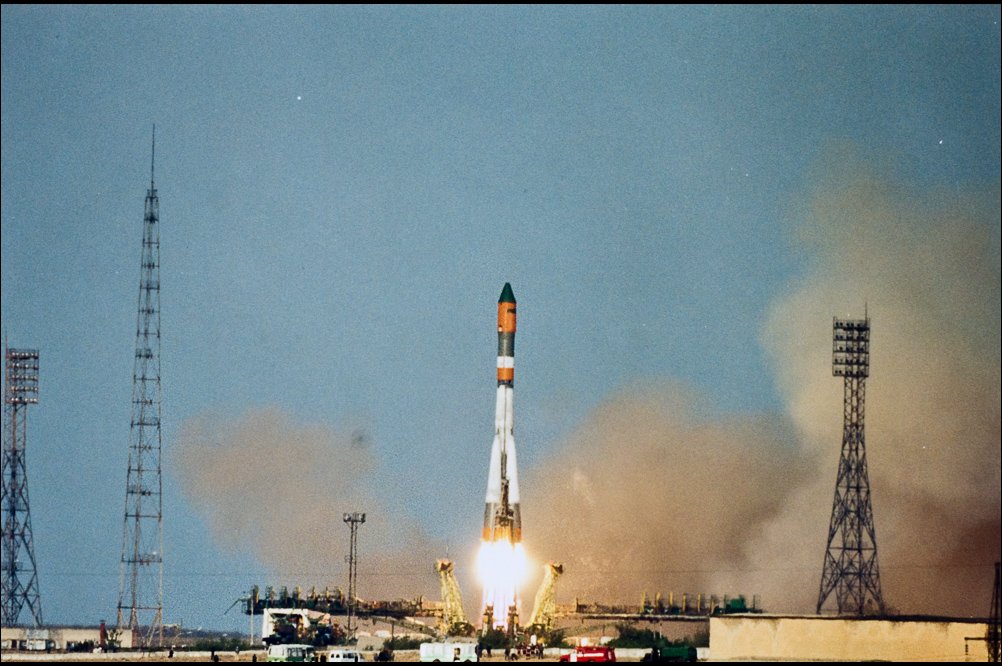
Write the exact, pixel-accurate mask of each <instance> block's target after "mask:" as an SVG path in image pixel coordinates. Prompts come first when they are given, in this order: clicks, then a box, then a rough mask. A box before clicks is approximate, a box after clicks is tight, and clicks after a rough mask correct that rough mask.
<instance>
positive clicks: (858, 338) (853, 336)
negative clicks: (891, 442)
mask: <svg viewBox="0 0 1002 666" xmlns="http://www.w3.org/2000/svg"><path fill="white" fill-rule="evenodd" d="M833 330H834V335H833V341H832V375H833V376H835V377H843V378H844V379H845V387H844V389H843V406H842V411H843V424H844V425H843V429H842V454H841V457H840V459H839V466H838V478H837V479H836V481H835V501H834V503H833V504H832V516H831V523H830V525H829V527H828V550H827V552H826V553H825V563H824V570H823V572H822V574H821V591H820V593H819V594H818V607H817V612H818V613H819V614H820V613H821V609H822V607H823V606H824V603H825V601H826V600H827V599H828V597H829V596H830V595H831V593H832V592H834V593H835V602H836V610H837V612H838V614H840V615H863V614H864V612H871V611H873V610H876V611H877V612H879V613H883V612H884V599H883V597H882V596H881V593H880V572H879V570H878V569H877V536H876V532H875V530H874V527H873V507H872V506H871V504H870V480H869V475H868V474H867V470H866V441H865V439H864V437H863V416H864V413H865V410H864V398H865V395H866V378H867V377H868V376H869V374H870V319H869V317H867V318H865V319H839V318H837V317H836V318H835V319H834V323H833Z"/></svg>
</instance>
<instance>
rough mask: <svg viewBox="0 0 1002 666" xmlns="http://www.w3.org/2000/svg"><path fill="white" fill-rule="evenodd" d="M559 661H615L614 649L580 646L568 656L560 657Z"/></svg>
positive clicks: (605, 646) (600, 646) (601, 646)
mask: <svg viewBox="0 0 1002 666" xmlns="http://www.w3.org/2000/svg"><path fill="white" fill-rule="evenodd" d="M560 661H616V648H611V647H609V646H607V645H582V646H580V647H576V648H574V652H571V653H570V654H562V655H560Z"/></svg>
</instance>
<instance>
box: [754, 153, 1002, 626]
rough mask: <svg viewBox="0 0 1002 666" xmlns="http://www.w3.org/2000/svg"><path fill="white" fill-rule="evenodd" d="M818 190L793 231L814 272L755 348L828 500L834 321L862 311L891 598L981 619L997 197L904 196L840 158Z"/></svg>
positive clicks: (994, 477) (996, 364) (986, 584)
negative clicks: (766, 358) (765, 356)
mask: <svg viewBox="0 0 1002 666" xmlns="http://www.w3.org/2000/svg"><path fill="white" fill-rule="evenodd" d="M845 174H850V175H848V176H847V175H845ZM820 182H821V187H819V188H818V190H817V192H816V193H815V195H814V196H813V197H812V198H811V200H810V204H809V207H808V208H807V211H806V214H805V215H804V219H805V222H804V223H803V225H802V226H801V227H800V228H799V236H800V240H801V241H802V242H803V243H804V244H805V245H806V246H807V247H808V248H809V249H812V250H813V251H814V252H815V253H816V257H817V262H816V264H815V266H814V267H813V268H812V270H811V272H810V274H809V275H808V277H807V279H806V280H805V281H804V282H803V283H802V284H800V285H798V287H797V288H796V289H795V290H794V291H792V292H791V293H790V294H789V295H788V296H786V297H785V298H782V299H780V300H778V301H777V302H776V303H774V306H773V308H772V311H771V312H770V316H769V321H768V324H767V326H766V330H765V332H764V334H763V336H762V339H763V341H764V343H765V345H766V347H767V349H768V350H769V351H770V352H771V354H772V356H773V358H774V361H775V367H776V372H777V377H778V383H779V386H780V389H781V391H782V392H783V394H784V396H785V397H786V400H787V403H788V405H789V413H790V416H791V418H792V419H793V420H794V422H795V423H796V424H797V427H798V430H799V432H800V435H801V441H802V442H803V443H804V446H805V447H806V448H807V449H808V450H810V451H812V452H816V453H817V454H819V459H820V460H821V462H822V467H821V468H820V469H819V474H820V479H821V481H822V482H825V481H827V482H828V483H829V485H831V487H832V489H834V479H835V471H836V465H837V453H836V452H835V450H834V449H832V448H831V447H832V445H833V444H837V443H838V439H837V438H838V433H839V432H840V431H839V428H840V425H841V412H840V411H839V409H838V407H839V406H840V405H841V401H842V386H841V382H840V381H837V380H835V379H834V378H832V377H831V373H830V363H831V354H830V349H831V342H830V341H831V317H832V315H840V316H846V315H849V316H854V317H861V316H862V314H863V308H864V305H867V306H868V308H869V314H870V317H871V325H872V331H871V350H870V352H871V353H870V361H871V374H870V378H869V379H868V380H867V396H866V407H867V412H866V438H867V453H868V462H869V464H870V485H871V488H872V491H873V504H874V512H875V525H876V530H877V544H878V547H879V549H880V550H879V558H880V566H881V578H882V582H883V584H884V597H885V600H886V601H887V602H888V603H889V604H890V605H891V606H895V607H898V608H899V609H901V610H902V611H914V612H950V613H970V614H978V615H983V614H985V613H986V612H987V609H988V605H989V602H990V600H991V583H992V575H993V569H992V563H993V562H995V561H996V560H997V559H998V558H999V543H1000V510H999V498H1000V466H1002V463H1000V446H999V439H1000V427H999V422H1000V416H999V415H1000V391H999V382H1000V327H999V314H1000V313H999V308H1000V288H999V284H1000V277H999V275H1000V274H999V270H1000V260H999V190H998V188H997V186H996V187H995V188H994V189H993V190H992V191H990V192H980V193H963V194H961V193H957V192H953V193H944V192H926V193H917V192H914V191H907V190H905V189H903V188H900V187H896V186H895V185H893V184H891V183H888V182H886V181H884V180H881V179H879V178H876V177H874V176H872V175H871V174H870V173H868V171H867V169H866V168H865V167H862V166H860V165H859V164H858V163H855V162H854V161H853V160H852V158H847V157H839V158H837V159H836V160H834V162H833V166H832V168H831V170H830V171H829V172H828V174H827V175H825V176H822V178H821V179H820ZM821 498H822V500H823V499H824V495H821ZM827 504H828V506H830V499H829V500H828V502H827ZM818 506H819V507H820V508H821V509H824V504H819V505H818ZM805 508H806V507H805V506H800V507H798V508H797V509H795V510H791V515H790V516H788V517H785V518H784V519H782V520H781V521H780V524H781V525H782V524H784V523H787V522H789V523H793V522H795V521H796V520H797V519H801V520H802V519H803V515H804V509H805ZM815 511H816V509H815V508H814V507H812V508H811V512H812V514H811V515H814V512H815ZM822 534H823V533H822ZM772 536H773V540H774V541H775V540H776V538H777V537H778V536H779V535H777V534H773V535H772ZM823 538H824V536H822V539H823ZM818 561H819V563H820V556H819V557H818ZM818 566H819V567H820V564H819V565H818Z"/></svg>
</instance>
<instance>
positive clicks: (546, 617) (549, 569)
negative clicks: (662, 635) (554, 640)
mask: <svg viewBox="0 0 1002 666" xmlns="http://www.w3.org/2000/svg"><path fill="white" fill-rule="evenodd" d="M563 573H564V565H563V564H561V563H559V562H547V563H546V564H544V565H543V582H542V583H541V584H540V586H539V591H538V592H536V603H535V605H534V606H533V608H532V615H531V616H530V617H529V624H528V626H530V627H539V628H541V629H542V630H543V631H549V630H550V629H552V628H553V622H554V620H555V619H556V614H557V579H558V578H560V576H561V575H563ZM641 610H643V606H642V607H641Z"/></svg>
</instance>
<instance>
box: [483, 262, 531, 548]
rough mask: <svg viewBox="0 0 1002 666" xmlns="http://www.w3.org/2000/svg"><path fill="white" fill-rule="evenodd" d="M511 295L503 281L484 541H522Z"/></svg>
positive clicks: (513, 299)
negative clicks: (495, 400)
mask: <svg viewBox="0 0 1002 666" xmlns="http://www.w3.org/2000/svg"><path fill="white" fill-rule="evenodd" d="M514 383H515V294H514V293H513V292H512V290H511V285H510V284H509V283H507V282H505V285H504V289H502V290H501V298H499V299H498V392H497V404H496V408H495V412H494V442H493V444H491V466H490V471H489V472H488V475H487V498H486V506H485V508H484V531H483V540H484V541H508V542H509V543H512V544H516V543H519V542H520V541H521V540H522V510H521V507H520V505H519V500H518V465H517V464H516V458H515V437H514V435H513V434H512V433H513V431H514V428H515V409H514V404H513V397H514Z"/></svg>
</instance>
